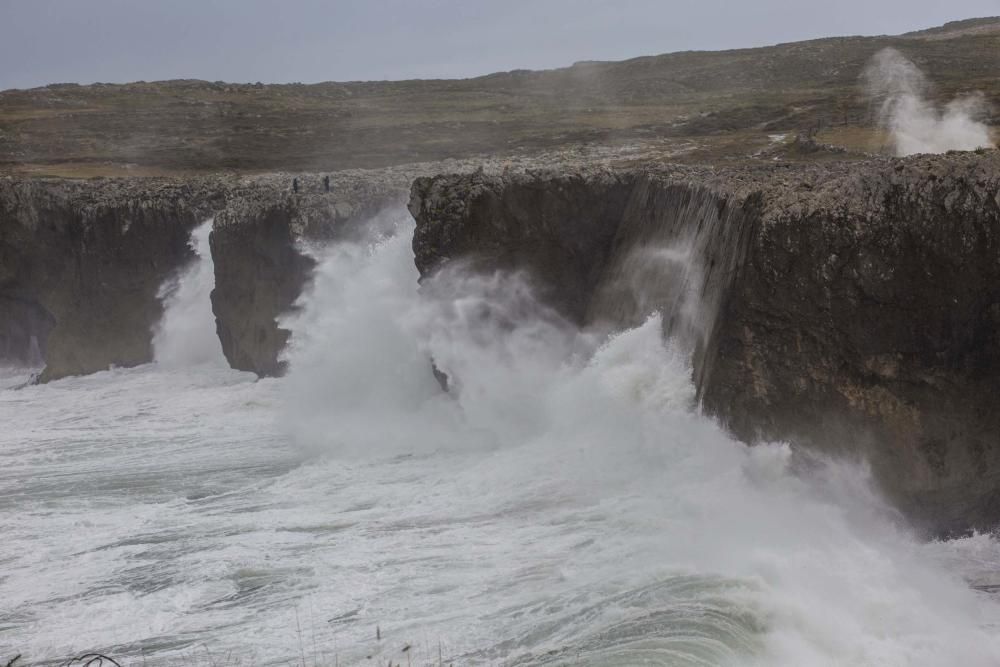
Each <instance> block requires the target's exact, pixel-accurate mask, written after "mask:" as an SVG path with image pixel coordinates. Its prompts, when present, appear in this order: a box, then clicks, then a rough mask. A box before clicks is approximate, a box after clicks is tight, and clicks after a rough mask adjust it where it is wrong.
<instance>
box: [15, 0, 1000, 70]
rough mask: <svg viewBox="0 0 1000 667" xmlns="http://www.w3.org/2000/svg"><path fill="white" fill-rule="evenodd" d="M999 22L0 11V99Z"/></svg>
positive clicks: (63, 1) (324, 7)
mask: <svg viewBox="0 0 1000 667" xmlns="http://www.w3.org/2000/svg"><path fill="white" fill-rule="evenodd" d="M998 14H1000V0H949V1H941V0H835V1H831V0H824V1H823V2H810V1H808V0H694V1H692V0H503V1H501V0H284V1H278V0H160V1H158V2H153V1H149V0H0V89H5V88H14V87H18V88H24V87H31V86H39V85H44V84H47V83H53V82H63V81H76V82H81V83H90V82H94V81H106V82H123V81H136V80H147V81H152V80H157V79H173V78H198V79H208V80H219V79H221V80H225V81H238V82H244V81H264V82H289V81H303V82H314V81H327V80H335V81H346V80H358V79H386V78H388V79H401V78H434V77H465V76H474V75H477V74H485V73H488V72H494V71H500V70H509V69H516V68H530V69H541V68H550V67H560V66H564V65H569V64H571V63H573V62H574V61H577V60H618V59H623V58H628V57H632V56H637V55H648V54H656V53H666V52H670V51H680V50H687V49H722V48H735V47H744V46H762V45H766V44H773V43H777V42H787V41H795V40H800V39H809V38H812V37H823V36H832V35H849V34H855V35H856V34H869V35H874V34H886V33H899V32H905V31H907V30H913V29H919V28H925V27H930V26H934V25H938V24H941V23H944V22H946V21H949V20H954V19H960V18H970V17H974V16H990V15H998Z"/></svg>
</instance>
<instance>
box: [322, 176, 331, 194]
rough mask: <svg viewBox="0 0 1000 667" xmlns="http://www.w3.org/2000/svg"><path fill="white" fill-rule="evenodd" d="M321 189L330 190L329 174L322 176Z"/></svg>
mask: <svg viewBox="0 0 1000 667" xmlns="http://www.w3.org/2000/svg"><path fill="white" fill-rule="evenodd" d="M323 189H324V190H326V191H327V192H329V191H330V177H329V175H327V176H324V177H323Z"/></svg>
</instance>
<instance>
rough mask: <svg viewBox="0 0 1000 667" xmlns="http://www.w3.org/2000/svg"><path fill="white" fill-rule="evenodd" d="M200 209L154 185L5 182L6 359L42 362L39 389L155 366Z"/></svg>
mask: <svg viewBox="0 0 1000 667" xmlns="http://www.w3.org/2000/svg"><path fill="white" fill-rule="evenodd" d="M198 199H199V197H198V196H197V193H196V189H195V188H193V187H191V186H190V185H185V184H176V183H166V182H162V181H158V180H154V181H149V182H146V183H144V184H143V185H142V186H141V187H140V186H138V185H137V184H135V183H132V182H129V181H122V180H107V181H103V180H102V181H95V182H67V181H49V180H19V179H9V178H8V179H2V180H0V311H2V314H3V316H4V317H3V324H2V325H0V339H2V341H3V342H2V349H0V353H3V354H4V355H5V358H6V359H7V360H9V361H15V362H18V361H20V362H25V361H34V360H33V359H32V358H31V357H32V355H41V356H42V357H43V358H44V362H45V369H44V371H43V373H42V375H41V379H42V380H43V381H44V380H52V379H56V378H60V377H64V376H67V375H77V374H82V373H92V372H94V371H98V370H103V369H106V368H109V367H111V366H134V365H136V364H141V363H144V362H147V361H150V360H151V358H152V336H151V333H150V332H151V328H152V326H153V325H154V324H155V323H156V322H157V321H159V318H160V316H161V314H162V306H161V304H160V302H159V300H158V299H157V298H156V295H157V292H158V290H159V288H160V285H161V284H162V283H163V281H164V280H166V279H167V278H168V277H170V276H171V274H172V273H173V272H175V271H177V270H178V268H179V267H181V266H182V265H183V264H184V263H185V262H186V261H188V260H189V259H190V258H191V251H190V249H189V248H188V245H187V240H188V235H189V232H190V229H191V228H192V227H193V226H194V225H195V224H196V223H197V222H198V221H199V219H200V217H201V215H202V211H201V210H199V207H198V206H197V205H196V204H195V203H194V202H195V201H196V200H198Z"/></svg>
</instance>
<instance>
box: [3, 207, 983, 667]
mask: <svg viewBox="0 0 1000 667" xmlns="http://www.w3.org/2000/svg"><path fill="white" fill-rule="evenodd" d="M398 217H399V218H400V219H399V221H398V223H397V230H396V232H395V233H390V234H388V235H385V236H381V237H377V238H374V239H369V240H368V241H365V242H361V243H350V244H348V243H345V244H341V245H339V246H337V247H334V248H329V249H324V250H319V251H317V257H318V259H320V264H319V268H318V270H317V276H316V281H315V285H314V286H313V288H312V289H311V290H310V291H309V292H308V293H307V294H306V295H305V297H304V298H303V303H302V305H303V306H304V308H303V310H302V311H301V312H300V313H299V314H298V315H297V316H296V317H294V318H292V319H290V320H289V321H288V322H287V323H286V324H287V325H288V326H290V327H291V328H292V330H293V345H292V347H291V349H290V351H289V358H290V362H291V373H290V375H289V376H288V377H286V378H283V379H281V380H266V381H255V380H254V379H253V378H252V377H251V376H247V375H245V374H241V373H237V372H233V371H229V370H227V369H224V368H219V367H217V366H212V365H202V364H189V365H187V366H169V367H168V366H166V365H164V364H154V365H149V366H146V367H143V368H137V369H131V370H124V371H112V372H107V373H99V374H96V375H93V376H90V377H86V378H75V379H67V380H63V381H59V382H55V383H52V384H49V385H45V386H35V387H27V388H25V389H21V390H16V391H14V390H5V391H2V392H0V422H2V423H3V424H4V425H5V428H4V429H3V430H2V432H0V531H2V535H3V536H4V549H3V552H2V555H0V600H2V601H3V603H2V604H3V607H2V608H0V657H3V656H6V655H7V654H8V653H11V652H13V651H17V652H23V653H24V654H25V655H26V656H29V657H30V659H31V660H33V661H42V660H46V659H47V660H51V661H56V660H59V659H63V660H65V659H66V658H67V657H70V656H71V655H72V654H74V653H80V652H83V651H87V650H100V651H104V652H107V653H110V654H113V655H116V656H127V657H131V658H132V659H133V660H135V661H136V662H140V663H141V662H143V661H144V662H145V664H151V665H157V664H178V661H185V662H184V664H206V665H208V664H234V663H236V664H289V663H292V662H295V663H299V664H301V663H303V662H304V663H305V664H307V665H313V664H317V665H333V664H344V665H347V664H385V663H386V662H387V661H388V660H390V659H391V660H392V661H393V663H394V664H395V663H396V662H400V663H402V664H407V662H408V660H407V659H408V658H409V661H410V662H412V664H419V665H425V664H438V656H439V655H440V656H441V657H442V658H443V660H444V661H445V664H448V663H451V662H453V663H454V664H456V665H467V664H512V665H538V664H567V663H570V664H592V665H616V664H617V665H632V664H662V665H795V666H800V665H820V666H823V665H928V666H932V665H933V666H937V665H942V664H952V663H954V664H963V665H982V666H986V665H995V664H998V663H1000V632H998V629H997V628H998V626H997V625H996V622H997V619H998V615H997V605H996V604H995V603H994V602H993V600H992V598H991V597H990V596H989V595H987V594H984V593H979V592H976V591H974V590H972V589H971V588H970V587H969V585H968V583H967V582H966V581H965V580H963V578H962V577H963V576H966V577H968V578H971V579H973V580H975V581H976V582H977V583H983V582H985V581H988V580H989V579H990V577H993V576H995V575H994V573H995V572H997V570H998V568H1000V549H998V548H997V545H996V542H995V540H993V539H992V538H990V537H989V536H975V537H972V538H967V539H965V540H958V541H954V542H948V543H941V544H933V545H923V544H920V543H919V542H917V541H916V540H914V539H913V538H911V537H910V536H909V535H908V534H907V533H906V531H905V530H904V529H902V528H900V527H899V526H898V525H897V524H895V523H894V522H893V517H892V514H891V512H888V511H887V510H886V509H885V508H884V507H883V506H882V505H881V503H880V502H879V501H878V499H877V498H876V497H875V496H874V494H872V493H871V492H870V491H869V490H868V486H867V482H866V479H865V476H864V473H863V471H861V470H858V469H856V468H853V467H849V466H846V465H838V464H834V463H823V462H818V463H817V465H816V466H815V470H814V471H812V472H810V473H809V476H808V477H803V476H801V475H795V474H792V473H791V472H790V471H789V469H788V466H789V449H788V447H787V446H785V445H781V444H775V445H772V446H762V447H756V448H752V449H751V448H747V447H744V446H742V445H740V444H739V443H736V442H734V441H733V440H731V439H730V438H729V437H728V436H727V435H726V434H725V432H724V431H722V430H721V429H720V428H719V427H718V426H717V425H716V424H715V423H714V422H712V421H711V420H709V419H706V418H705V417H703V416H701V415H700V414H699V413H698V411H697V409H696V407H695V398H694V390H693V387H692V384H691V381H690V374H691V369H690V363H689V360H688V358H687V355H686V354H683V353H682V352H680V351H678V350H677V349H675V348H674V347H673V346H672V345H671V344H670V343H669V342H664V341H663V339H662V336H661V331H662V325H661V322H660V320H659V316H657V315H652V316H651V317H650V318H649V319H648V320H647V321H646V322H645V323H644V324H642V325H640V326H638V327H636V328H635V329H632V330H630V331H626V332H624V333H622V334H620V335H618V336H615V337H613V338H611V339H601V338H599V337H597V336H595V335H590V334H586V333H581V332H578V331H576V330H574V329H573V328H572V327H570V326H568V325H567V324H566V323H564V322H562V321H561V320H560V319H559V318H558V317H557V316H556V315H555V314H553V313H551V312H549V311H547V310H546V309H545V308H543V307H541V306H539V305H538V304H537V303H535V301H534V300H533V299H532V297H531V293H530V291H529V290H528V289H527V288H526V287H525V285H524V284H523V282H522V281H520V280H518V278H517V277H516V276H509V275H496V276H479V277H476V276H470V275H467V274H466V273H465V272H464V271H463V270H462V267H460V266H452V267H450V268H449V269H448V270H446V271H444V272H443V273H442V274H441V275H439V276H438V277H437V278H436V279H434V280H432V281H429V282H425V284H424V285H423V286H422V287H421V288H420V289H419V290H418V288H417V282H416V278H417V276H416V271H415V269H414V268H413V263H412V253H411V250H410V247H409V243H410V239H409V234H410V231H411V225H412V221H409V220H408V219H406V218H405V217H404V216H403V215H400V216H398ZM181 289H183V284H182V285H181ZM178 293H180V290H179V292H178ZM430 357H433V358H434V359H435V361H436V363H437V365H438V366H439V368H440V369H441V370H442V371H444V372H446V373H447V374H448V375H449V378H450V380H451V383H452V387H453V394H452V395H451V396H449V395H446V394H443V393H442V392H441V391H440V389H439V388H438V386H437V384H436V382H435V381H434V379H433V376H432V374H431V373H430V365H429V360H428V359H429V358H430ZM376 626H378V627H379V629H380V635H381V640H376V636H375V628H376ZM406 645H409V646H410V649H409V651H408V652H407V653H403V652H402V648H403V647H404V646H406ZM369 656H371V660H369V659H368V657H369Z"/></svg>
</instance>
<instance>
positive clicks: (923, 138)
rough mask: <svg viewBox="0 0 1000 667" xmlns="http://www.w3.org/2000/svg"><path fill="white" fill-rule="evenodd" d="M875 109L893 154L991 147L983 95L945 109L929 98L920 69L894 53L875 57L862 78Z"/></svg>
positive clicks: (884, 51)
mask: <svg viewBox="0 0 1000 667" xmlns="http://www.w3.org/2000/svg"><path fill="white" fill-rule="evenodd" d="M862 80H863V82H864V85H865V90H866V92H867V94H868V95H869V96H870V97H871V99H872V100H873V101H874V102H875V103H876V105H877V117H878V122H879V125H880V126H881V127H882V128H884V129H885V130H886V132H888V133H889V138H890V141H891V142H892V149H893V152H894V153H895V155H898V156H905V155H912V154H914V153H944V152H946V151H949V150H962V151H968V150H974V149H977V148H991V147H992V146H993V141H992V139H991V137H990V129H989V127H988V126H987V125H986V124H985V123H983V122H982V121H981V120H979V119H980V118H981V117H982V116H983V115H984V113H985V111H986V108H985V101H984V98H983V96H982V94H981V93H972V94H970V95H964V96H960V97H956V98H955V99H953V100H952V101H950V102H948V103H947V104H946V105H945V106H944V108H943V109H939V108H937V107H936V106H935V105H934V103H933V102H931V101H930V100H928V99H927V94H928V90H929V88H930V84H929V82H928V80H927V77H926V76H925V75H924V73H923V72H921V71H920V69H919V68H918V67H917V66H916V65H914V64H913V63H912V62H911V61H910V60H908V59H907V58H906V57H905V56H903V54H901V53H900V52H899V51H897V50H896V49H892V48H886V49H882V50H881V51H879V52H878V53H876V54H875V55H874V56H873V57H872V59H871V61H869V63H868V65H867V67H865V70H864V73H863V74H862Z"/></svg>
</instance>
